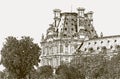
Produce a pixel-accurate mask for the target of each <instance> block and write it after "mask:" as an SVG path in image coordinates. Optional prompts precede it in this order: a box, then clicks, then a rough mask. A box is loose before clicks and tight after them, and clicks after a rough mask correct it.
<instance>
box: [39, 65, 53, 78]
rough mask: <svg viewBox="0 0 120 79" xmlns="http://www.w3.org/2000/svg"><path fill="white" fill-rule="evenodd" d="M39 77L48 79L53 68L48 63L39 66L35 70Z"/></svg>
mask: <svg viewBox="0 0 120 79" xmlns="http://www.w3.org/2000/svg"><path fill="white" fill-rule="evenodd" d="M37 73H38V76H39V78H40V79H48V78H50V77H52V74H53V68H52V67H51V66H49V65H45V66H41V67H39V68H38V70H37Z"/></svg>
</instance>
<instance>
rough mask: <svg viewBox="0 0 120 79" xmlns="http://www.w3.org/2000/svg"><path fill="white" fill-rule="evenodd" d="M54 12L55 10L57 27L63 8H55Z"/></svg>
mask: <svg viewBox="0 0 120 79" xmlns="http://www.w3.org/2000/svg"><path fill="white" fill-rule="evenodd" d="M53 12H54V20H55V27H56V26H57V22H58V21H59V19H60V13H61V10H60V9H54V10H53Z"/></svg>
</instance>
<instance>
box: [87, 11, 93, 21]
mask: <svg viewBox="0 0 120 79" xmlns="http://www.w3.org/2000/svg"><path fill="white" fill-rule="evenodd" d="M87 16H88V19H89V20H93V11H89V12H88V13H87Z"/></svg>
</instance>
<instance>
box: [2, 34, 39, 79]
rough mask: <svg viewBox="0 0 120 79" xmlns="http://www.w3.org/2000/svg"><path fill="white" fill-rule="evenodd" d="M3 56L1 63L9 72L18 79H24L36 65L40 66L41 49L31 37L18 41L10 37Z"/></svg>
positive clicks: (3, 49) (4, 46)
mask: <svg viewBox="0 0 120 79" xmlns="http://www.w3.org/2000/svg"><path fill="white" fill-rule="evenodd" d="M1 55H2V56H1V63H2V64H3V65H4V66H5V67H6V69H7V70H8V72H9V73H10V74H11V75H13V76H14V77H16V78H17V79H23V78H25V77H26V75H27V74H28V73H29V72H30V71H31V69H32V68H33V66H34V65H38V62H39V61H40V60H39V56H40V48H39V46H38V44H36V43H33V39H32V38H30V37H25V36H24V37H22V38H21V39H20V40H18V39H17V38H16V37H12V36H10V37H8V38H6V42H5V44H4V45H3V48H2V50H1Z"/></svg>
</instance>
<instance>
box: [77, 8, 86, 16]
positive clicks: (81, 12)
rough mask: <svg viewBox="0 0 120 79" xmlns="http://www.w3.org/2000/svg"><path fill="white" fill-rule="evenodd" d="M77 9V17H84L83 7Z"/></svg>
mask: <svg viewBox="0 0 120 79" xmlns="http://www.w3.org/2000/svg"><path fill="white" fill-rule="evenodd" d="M77 10H78V17H79V16H81V17H84V11H85V9H84V8H82V7H78V8H77Z"/></svg>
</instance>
